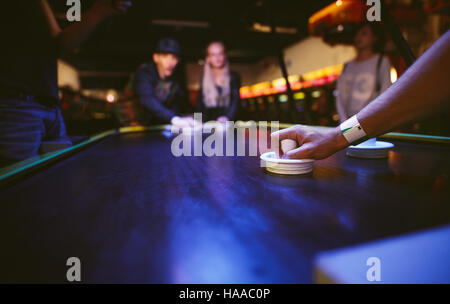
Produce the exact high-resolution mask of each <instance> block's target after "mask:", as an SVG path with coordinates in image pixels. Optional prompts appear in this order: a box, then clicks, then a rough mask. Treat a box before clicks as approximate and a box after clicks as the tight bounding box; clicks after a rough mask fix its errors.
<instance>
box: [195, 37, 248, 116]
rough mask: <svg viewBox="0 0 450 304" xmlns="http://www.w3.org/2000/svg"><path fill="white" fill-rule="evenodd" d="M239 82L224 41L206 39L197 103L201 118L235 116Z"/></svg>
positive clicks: (238, 101)
mask: <svg viewBox="0 0 450 304" xmlns="http://www.w3.org/2000/svg"><path fill="white" fill-rule="evenodd" d="M240 86H241V80H240V76H239V74H237V73H235V72H232V71H230V67H229V63H228V59H227V56H226V49H225V45H224V44H223V42H220V41H213V42H211V43H209V44H208V46H207V47H206V60H205V69H204V72H203V79H202V83H201V87H200V91H199V94H198V106H197V112H201V113H202V114H203V115H202V116H203V120H204V121H209V120H217V121H219V122H226V121H228V120H234V119H235V118H236V115H237V111H238V108H239V104H240V96H239V88H240Z"/></svg>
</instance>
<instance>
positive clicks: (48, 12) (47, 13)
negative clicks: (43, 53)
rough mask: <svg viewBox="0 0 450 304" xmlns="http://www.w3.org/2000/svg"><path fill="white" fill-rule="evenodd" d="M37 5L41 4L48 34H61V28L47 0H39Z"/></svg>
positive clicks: (53, 35) (54, 35) (55, 35)
mask: <svg viewBox="0 0 450 304" xmlns="http://www.w3.org/2000/svg"><path fill="white" fill-rule="evenodd" d="M39 5H40V6H41V10H42V12H43V13H44V17H45V21H46V22H47V24H48V27H49V31H50V35H51V36H52V37H57V36H58V35H59V34H61V28H60V27H59V24H58V22H57V21H56V18H55V15H54V14H53V11H52V9H51V7H50V5H49V4H48V2H47V0H39Z"/></svg>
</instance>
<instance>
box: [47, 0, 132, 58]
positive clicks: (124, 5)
mask: <svg viewBox="0 0 450 304" xmlns="http://www.w3.org/2000/svg"><path fill="white" fill-rule="evenodd" d="M39 2H40V5H41V9H42V11H43V13H44V16H45V19H46V20H47V24H48V26H49V29H50V34H51V35H52V36H53V37H55V39H57V42H58V45H59V48H60V51H61V52H62V53H66V52H69V51H71V50H73V49H75V48H77V47H78V46H80V45H81V43H83V42H84V41H85V40H86V39H87V38H88V37H89V35H90V34H91V33H92V32H93V31H94V29H95V28H96V27H97V26H98V25H99V24H100V23H101V22H102V21H103V20H105V19H106V18H108V17H111V16H113V15H115V14H118V13H123V12H125V11H126V10H127V9H128V7H130V6H131V1H122V0H120V1H114V2H112V3H111V2H109V1H107V0H97V1H96V2H95V3H94V5H93V6H92V8H91V9H90V10H89V11H88V12H87V13H86V14H84V15H83V16H82V17H81V21H79V22H75V23H74V24H72V25H71V26H69V27H67V28H66V29H64V30H61V28H60V27H59V25H58V23H57V21H56V18H55V15H54V14H53V11H52V9H51V8H50V5H49V4H48V2H47V0H39Z"/></svg>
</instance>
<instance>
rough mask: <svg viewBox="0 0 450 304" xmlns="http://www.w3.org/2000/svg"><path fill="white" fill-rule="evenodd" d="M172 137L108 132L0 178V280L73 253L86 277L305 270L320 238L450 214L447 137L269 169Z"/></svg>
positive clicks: (28, 278)
mask: <svg viewBox="0 0 450 304" xmlns="http://www.w3.org/2000/svg"><path fill="white" fill-rule="evenodd" d="M171 140H172V138H170V137H168V136H166V135H165V134H164V131H161V130H156V131H152V132H133V133H124V134H112V135H108V136H105V137H104V138H103V139H102V140H99V141H97V142H95V143H92V144H90V145H87V146H86V147H84V148H83V149H80V150H79V151H76V152H74V153H71V154H70V156H67V157H64V158H61V159H59V160H58V161H56V162H54V163H52V164H50V165H46V166H44V167H42V168H39V170H34V171H33V172H31V173H28V174H25V175H23V176H21V177H20V178H18V179H17V180H14V181H13V182H8V183H7V184H4V185H3V186H2V187H1V188H0V201H1V204H0V207H1V212H0V235H1V237H0V239H1V241H2V245H1V247H2V248H1V253H0V269H1V272H0V282H67V279H66V271H67V269H68V266H67V265H66V261H67V259H68V258H69V257H78V258H79V259H80V261H81V265H82V281H83V282H85V283H310V282H313V261H314V257H315V255H316V254H318V253H319V252H322V251H324V250H329V249H335V248H340V247H344V246H349V245H354V244H359V243H363V242H367V241H371V240H376V239H381V238H384V237H388V236H394V235H399V234H402V233H407V232H412V231H416V230H420V229H425V228H429V227H435V226H439V225H443V224H448V223H450V203H449V202H450V190H449V188H450V187H449V173H450V166H449V165H450V160H449V152H450V146H449V145H442V144H431V143H423V142H422V143H421V142H414V143H411V142H404V141H396V140H390V141H391V142H393V143H394V144H395V148H394V149H393V150H392V151H391V152H390V154H389V158H388V159H381V160H365V159H356V158H350V157H347V156H346V155H345V152H344V151H340V152H338V153H336V154H335V155H333V156H331V157H328V158H327V159H324V160H320V161H316V163H315V165H314V171H313V173H312V174H309V175H306V176H277V175H273V174H268V173H266V172H264V171H263V169H262V168H261V167H260V161H259V157H251V156H244V157H238V156H234V157H218V156H213V157H207V156H201V157H187V156H185V157H175V156H173V155H172V153H171Z"/></svg>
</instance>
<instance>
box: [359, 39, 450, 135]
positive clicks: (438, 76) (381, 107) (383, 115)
mask: <svg viewBox="0 0 450 304" xmlns="http://www.w3.org/2000/svg"><path fill="white" fill-rule="evenodd" d="M449 69H450V31H447V33H445V34H444V35H443V36H442V37H441V38H440V39H439V40H438V41H437V42H436V43H435V44H433V45H432V46H431V47H430V49H429V50H427V51H426V52H425V53H424V54H423V55H422V56H421V57H420V58H419V59H418V60H417V61H416V62H415V63H414V64H413V65H412V66H411V67H410V68H409V69H408V70H407V71H406V72H405V74H404V75H402V77H400V78H399V79H398V81H397V82H395V83H394V84H393V85H392V86H391V87H390V88H389V89H387V90H386V92H384V93H383V94H381V95H380V96H379V97H378V98H377V99H375V101H373V102H372V103H369V104H368V105H367V106H366V107H365V108H364V109H362V110H361V111H360V112H359V113H358V114H357V115H356V116H357V118H358V120H359V122H360V124H361V126H362V127H363V129H364V130H365V131H366V133H367V135H368V136H369V137H374V136H377V135H380V134H384V133H386V132H388V131H390V130H392V129H394V128H396V127H399V126H401V125H404V124H406V123H409V122H412V121H418V120H421V119H424V118H426V117H428V116H430V115H432V114H433V113H438V112H439V111H442V110H445V109H447V108H448V107H449V104H450V102H449V101H450V86H449V84H448V71H449Z"/></svg>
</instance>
